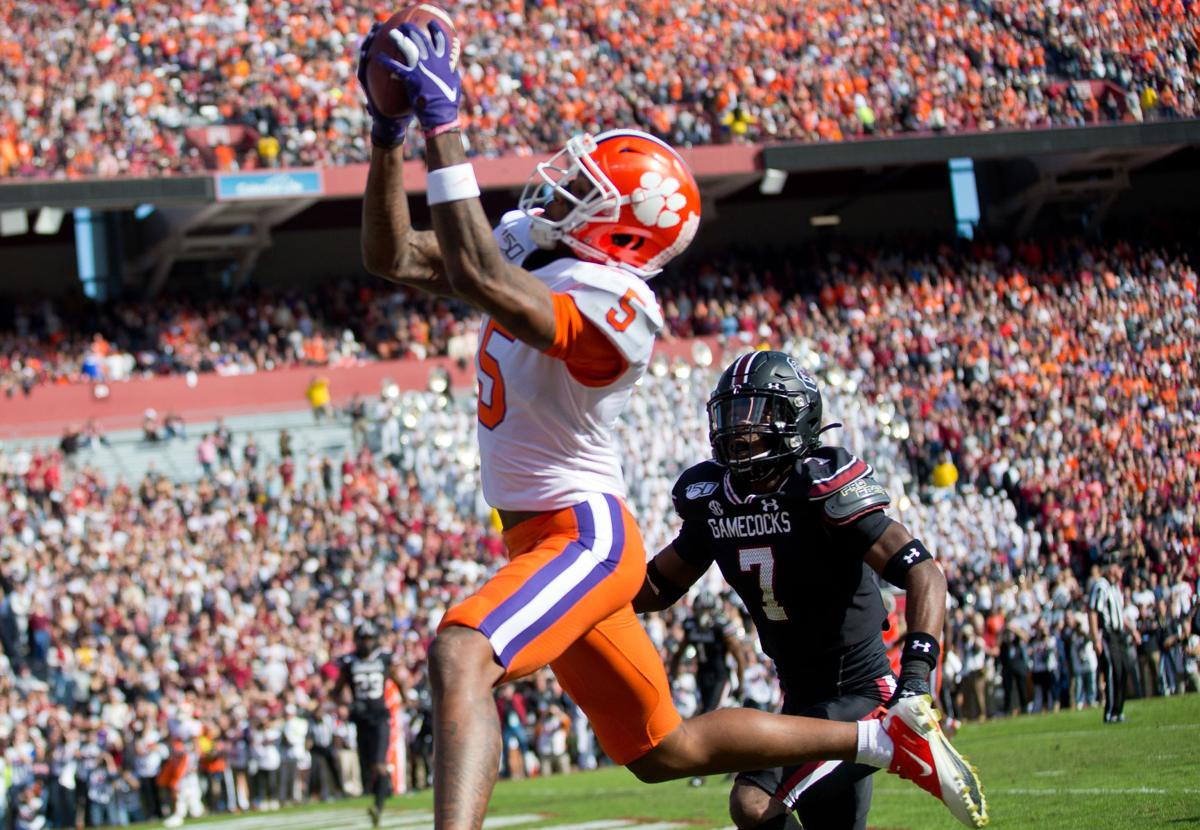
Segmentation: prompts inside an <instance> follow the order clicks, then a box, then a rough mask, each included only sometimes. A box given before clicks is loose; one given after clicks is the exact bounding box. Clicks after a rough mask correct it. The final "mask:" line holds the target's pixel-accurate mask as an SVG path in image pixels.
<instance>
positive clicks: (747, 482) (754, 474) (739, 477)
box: [729, 457, 795, 491]
mask: <svg viewBox="0 0 1200 830" xmlns="http://www.w3.org/2000/svg"><path fill="white" fill-rule="evenodd" d="M794 463H795V461H794V459H792V458H791V457H788V458H779V459H776V461H775V463H773V464H759V465H751V466H750V467H749V468H748V469H746V470H741V471H739V470H736V469H734V468H733V467H732V466H731V467H730V468H729V472H730V475H732V477H733V482H734V484H737V485H739V486H741V487H745V488H747V489H749V490H751V491H753V490H754V488H755V487H756V486H759V485H762V484H764V483H771V482H772V481H773V479H774V478H776V477H778V479H779V480H780V481H781V482H782V480H783V479H784V478H785V477H786V476H787V473H788V471H789V470H790V469H791V467H792V465H793V464H794Z"/></svg>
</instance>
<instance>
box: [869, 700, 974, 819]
mask: <svg viewBox="0 0 1200 830" xmlns="http://www.w3.org/2000/svg"><path fill="white" fill-rule="evenodd" d="M883 728H884V730H885V731H886V732H887V733H888V736H889V737H890V738H891V739H892V742H893V743H894V744H895V745H896V749H895V752H894V753H892V763H891V766H889V767H888V772H891V773H894V774H896V775H899V776H900V777H901V778H906V779H908V780H909V781H912V782H913V783H914V784H916V785H917V786H918V787H920V788H921V789H923V790H925V791H926V792H928V793H931V794H932V795H933V796H934V797H935V798H938V799H941V801H942V802H943V803H944V804H945V805H946V806H947V807H948V808H949V809H950V812H951V813H952V814H953V815H954V817H955V818H956V819H958V820H959V821H961V822H962V823H963V824H965V825H966V826H967V827H983V826H984V825H985V824H987V823H988V812H987V799H986V798H984V795H983V787H982V786H981V785H980V783H979V774H978V773H976V772H975V768H974V767H972V766H971V765H970V764H968V763H967V761H966V759H965V758H963V757H962V756H961V755H959V754H958V750H956V749H955V748H954V747H953V746H951V745H950V741H948V740H946V736H945V735H944V734H943V733H942V729H941V727H940V726H938V714H937V712H936V711H934V708H933V699H932V698H930V697H929V695H919V696H917V697H908V698H904V699H903V700H901V701H899V702H898V703H897V704H896V705H895V706H893V707H892V709H891V711H889V712H888V713H887V715H886V716H885V717H884V719H883Z"/></svg>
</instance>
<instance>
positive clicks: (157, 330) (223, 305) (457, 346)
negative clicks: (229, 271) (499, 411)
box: [0, 280, 475, 397]
mask: <svg viewBox="0 0 1200 830" xmlns="http://www.w3.org/2000/svg"><path fill="white" fill-rule="evenodd" d="M464 312H465V309H464V308H463V307H462V306H460V305H458V304H448V303H445V302H439V301H428V300H423V299H420V298H417V297H415V296H413V294H412V293H411V292H406V291H405V290H403V289H398V288H397V289H395V290H393V289H392V288H390V287H388V286H386V285H385V284H384V283H380V282H377V281H372V282H370V283H368V282H366V281H360V282H355V281H353V280H346V281H330V282H327V283H325V284H323V285H320V286H317V287H316V288H314V289H313V290H312V291H310V292H307V293H304V294H301V293H299V292H283V291H275V292H269V291H258V292H249V293H247V292H241V293H239V294H237V295H235V296H232V297H210V298H207V299H203V300H201V299H196V298H194V297H158V298H155V299H154V300H150V301H129V302H124V301H122V302H114V303H109V304H86V305H84V306H82V307H79V308H77V309H76V310H72V311H68V310H67V309H66V308H62V307H56V305H55V304H53V303H51V302H49V301H45V302H32V303H31V302H20V301H18V302H16V303H14V304H13V305H12V306H10V308H9V309H8V310H7V312H6V313H5V316H6V317H7V318H8V323H7V331H0V393H3V394H4V395H5V396H8V397H12V396H14V395H16V394H18V393H20V394H25V395H31V394H33V392H34V390H35V389H36V388H37V387H38V386H39V385H41V384H59V383H95V382H101V381H104V382H111V381H121V380H127V379H129V378H135V377H144V376H153V375H162V374H186V373H188V372H196V373H206V372H217V373H220V374H245V373H249V372H263V371H270V370H272V369H275V368H281V367H285V366H296V365H304V366H328V367H337V366H342V365H348V364H352V363H355V362H358V361H362V360H375V359H383V360H386V359H390V358H397V357H414V358H418V359H420V358H424V357H428V356H434V355H447V354H448V355H451V356H452V357H468V358H469V357H470V356H471V355H472V354H473V353H474V350H475V334H474V328H475V327H474V326H473V325H471V324H472V323H473V322H474V320H468V319H465V313H464Z"/></svg>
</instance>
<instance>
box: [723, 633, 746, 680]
mask: <svg viewBox="0 0 1200 830" xmlns="http://www.w3.org/2000/svg"><path fill="white" fill-rule="evenodd" d="M725 648H727V649H729V653H730V654H732V655H733V662H734V665H735V666H736V667H737V668H736V674H735V677H736V678H737V688H738V690H739V692H741V691H744V690H745V686H744V685H743V684H744V683H745V680H746V666H747V665H749V663H750V660H749V659H748V658H747V656H746V646H745V644H744V643H743V642H742V641H741V640H739V639H738V638H737V637H735V636H734V635H733V634H726V635H725Z"/></svg>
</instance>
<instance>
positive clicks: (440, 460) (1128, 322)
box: [0, 241, 1200, 830]
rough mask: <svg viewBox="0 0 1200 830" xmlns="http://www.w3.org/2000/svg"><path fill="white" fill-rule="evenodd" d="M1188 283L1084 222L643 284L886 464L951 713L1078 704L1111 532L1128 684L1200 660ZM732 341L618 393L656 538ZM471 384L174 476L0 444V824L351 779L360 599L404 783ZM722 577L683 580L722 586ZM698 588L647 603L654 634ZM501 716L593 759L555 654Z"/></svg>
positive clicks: (517, 737) (232, 799)
mask: <svg viewBox="0 0 1200 830" xmlns="http://www.w3.org/2000/svg"><path fill="white" fill-rule="evenodd" d="M814 279H815V282H813V280H814ZM1197 288H1198V281H1197V275H1196V272H1195V270H1194V269H1193V268H1192V267H1191V266H1190V265H1189V263H1188V261H1187V259H1186V258H1185V257H1183V256H1182V255H1177V254H1174V253H1172V252H1168V251H1158V250H1152V249H1137V248H1133V247H1129V246H1123V245H1109V246H1106V247H1096V246H1088V245H1085V244H1083V243H1081V242H1077V241H1074V242H1059V243H1055V244H1053V245H1038V244H1034V243H1028V242H1027V243H1023V244H1022V245H1020V246H1017V247H1015V248H1013V249H1007V248H1004V247H1002V246H996V247H989V246H985V245H976V246H973V247H970V248H964V249H961V250H958V249H954V248H951V247H944V248H941V249H937V250H932V251H931V250H930V249H928V248H922V249H919V250H918V249H914V250H913V251H910V252H904V251H901V252H900V253H888V254H883V253H872V252H870V251H867V250H863V249H857V250H851V249H847V250H837V249H834V250H831V249H829V248H823V249H820V250H817V249H814V250H812V251H809V252H805V253H796V254H793V255H787V256H778V255H776V256H775V257H772V258H759V259H753V258H748V257H747V258H736V257H731V258H729V259H727V260H726V261H723V262H719V263H715V264H714V263H709V264H707V265H706V266H704V267H700V268H697V269H696V271H695V274H694V276H693V277H691V278H689V279H686V280H680V279H679V278H668V279H667V281H666V282H664V283H663V285H662V289H661V291H660V297H661V299H662V302H663V306H664V310H665V312H666V314H667V316H668V317H670V318H671V319H672V321H673V328H674V330H675V331H678V332H680V333H683V334H687V333H691V332H696V331H708V330H709V327H715V328H713V330H714V331H716V332H719V333H722V334H723V335H725V337H726V338H727V351H728V353H729V354H728V355H727V356H730V355H732V354H733V353H736V352H737V351H738V350H740V349H743V348H750V347H754V346H756V345H759V344H760V343H763V342H770V343H772V344H774V345H778V346H782V347H784V348H786V349H787V350H788V351H789V352H790V353H792V354H794V355H796V356H797V358H798V359H800V360H802V361H804V362H805V364H806V365H807V366H809V367H810V368H812V369H813V370H814V372H815V373H816V374H817V376H818V377H819V379H820V380H821V381H822V384H823V392H824V395H825V399H826V412H827V417H828V418H829V419H830V420H837V421H840V422H841V423H842V424H843V428H842V430H841V431H840V432H835V433H832V434H831V436H830V440H832V441H838V442H840V443H844V444H846V445H847V446H849V447H851V448H852V449H854V450H855V451H856V452H858V453H860V454H862V455H863V456H864V457H866V458H867V460H868V461H870V462H871V463H872V464H873V465H874V466H875V468H876V470H877V475H878V477H879V479H880V481H881V483H883V484H884V485H885V486H886V487H887V488H888V490H889V491H890V492H891V493H892V494H893V499H894V507H893V511H894V515H896V517H897V518H899V519H900V520H901V521H903V522H904V523H905V524H906V525H907V526H908V527H909V528H910V529H912V530H913V532H914V533H915V534H916V535H917V536H919V537H920V538H923V539H924V540H925V541H926V542H927V543H928V544H929V545H930V547H931V549H932V550H933V551H934V552H935V553H936V554H937V555H938V556H939V558H940V560H941V562H942V564H943V567H944V568H945V570H946V572H947V575H948V577H949V582H950V595H951V603H952V608H951V611H950V614H949V622H948V626H947V631H946V634H945V659H944V661H943V674H944V678H943V679H944V682H943V684H942V705H943V707H944V708H945V709H947V710H948V711H949V712H950V713H951V714H952V715H954V716H956V717H958V718H961V719H964V720H967V719H977V718H983V717H990V716H995V715H1002V714H1006V713H1012V712H1022V711H1035V710H1048V709H1055V708H1058V707H1060V706H1071V705H1075V706H1087V705H1091V704H1093V703H1094V702H1095V700H1096V696H1097V694H1098V691H1099V688H1100V684H1099V682H1098V681H1097V678H1096V662H1097V661H1096V654H1095V652H1094V650H1093V649H1092V646H1091V637H1090V636H1089V634H1090V632H1089V631H1088V625H1089V623H1088V620H1087V617H1086V614H1084V610H1085V608H1086V597H1087V591H1088V588H1089V584H1090V582H1091V580H1092V579H1093V577H1094V569H1095V567H1096V563H1097V562H1098V561H1099V560H1100V558H1101V557H1102V556H1103V555H1105V554H1114V555H1116V556H1118V557H1119V558H1120V560H1121V562H1122V567H1123V571H1124V591H1125V594H1126V596H1127V598H1128V605H1127V608H1128V611H1127V613H1128V614H1129V615H1130V617H1131V620H1132V621H1133V622H1135V623H1136V627H1137V628H1138V629H1139V631H1140V632H1141V634H1142V637H1141V644H1140V645H1138V646H1136V648H1137V653H1136V654H1135V655H1134V660H1135V663H1136V664H1137V665H1139V667H1140V670H1139V671H1138V672H1137V673H1136V675H1135V676H1134V678H1132V680H1131V682H1132V683H1134V684H1135V688H1134V691H1135V692H1137V693H1141V694H1147V695H1148V694H1163V693H1176V692H1182V691H1185V690H1190V691H1197V690H1198V687H1200V670H1198V669H1197V661H1198V660H1200V621H1198V620H1197V619H1196V616H1197V612H1198V610H1200V604H1198V603H1197V602H1196V601H1195V592H1196V589H1197V583H1196V578H1197V571H1196V568H1197V556H1198V553H1200V551H1198V549H1197V542H1196V532H1197V514H1196V511H1197V491H1196V482H1195V476H1196V473H1195V469H1196V463H1195V462H1196V461H1197V460H1198V459H1197V458H1196V457H1195V456H1196V452H1197V449H1198V448H1200V444H1198V442H1197V438H1198V433H1197V429H1198V427H1197V425H1196V421H1195V412H1196V406H1197V399H1196V394H1197V393H1196V390H1195V387H1194V382H1193V378H1192V374H1191V369H1190V361H1191V355H1193V354H1196V353H1200V352H1198V351H1197V349H1196V345H1197V344H1196V331H1195V328H1196V325H1195V322H1194V321H1195V319H1196V308H1195V303H1196V292H1197ZM291 311H292V313H293V314H298V313H299V312H298V311H297V308H292V309H291ZM260 313H265V310H264V311H260ZM721 360H722V356H720V355H718V356H717V358H716V361H715V362H714V364H713V366H712V367H708V368H706V367H703V366H695V365H688V364H685V363H677V364H674V365H670V364H668V363H667V362H665V361H662V360H656V362H655V363H654V364H653V366H652V368H651V372H650V374H649V376H648V377H647V379H646V381H645V382H644V383H643V384H642V386H641V388H640V389H639V390H638V392H637V393H636V394H635V395H634V397H633V400H632V402H631V404H630V407H629V409H628V411H627V413H626V414H625V417H624V420H623V422H622V425H621V434H622V439H623V443H624V444H625V446H626V447H632V448H636V449H637V451H636V453H632V452H631V453H628V455H627V459H626V470H627V476H628V479H629V481H630V485H631V502H632V504H633V505H634V509H635V514H636V515H637V516H638V517H639V522H640V524H641V525H642V527H643V529H644V532H645V535H646V540H647V545H648V548H649V549H650V550H657V549H658V547H660V546H661V545H662V544H664V543H666V542H667V541H669V540H670V539H671V538H672V533H673V529H674V521H673V517H672V515H671V507H670V498H669V492H670V488H671V485H672V484H673V482H674V479H675V477H676V476H677V475H678V473H679V472H681V471H682V469H684V468H685V467H686V466H688V465H690V464H691V463H694V462H695V461H697V460H699V459H701V458H704V457H707V455H708V447H707V443H706V423H705V413H704V400H705V398H706V396H707V392H708V390H709V389H710V388H711V386H712V384H713V382H714V379H715V374H714V370H715V369H717V368H719V367H720V365H721ZM472 407H473V402H472V401H471V400H470V398H469V396H468V397H465V398H454V397H445V396H439V395H435V394H433V393H415V392H412V393H404V394H402V395H401V396H399V397H398V398H381V400H380V401H378V402H372V404H371V406H370V407H368V410H369V412H368V418H369V420H371V421H373V422H374V423H373V426H372V427H371V430H370V432H371V433H372V436H373V437H372V438H371V441H370V442H369V443H370V446H371V448H362V447H360V448H357V449H356V451H355V452H353V453H347V455H346V456H345V457H343V458H341V459H334V458H327V457H321V456H318V455H307V454H300V453H297V452H295V451H293V450H292V444H291V443H290V442H288V441H284V440H282V438H281V441H280V443H279V446H278V448H277V449H276V448H267V447H259V446H257V445H254V444H252V443H251V442H249V441H246V440H244V439H242V438H240V437H239V436H238V435H237V434H229V433H228V431H227V430H226V431H224V433H223V434H222V437H221V438H220V441H219V442H218V443H219V444H220V448H219V449H218V450H215V451H214V452H213V453H211V454H210V455H207V456H205V455H204V454H203V453H200V454H198V459H201V460H204V459H207V461H208V465H207V467H206V468H205V469H204V470H203V471H202V470H201V469H199V468H198V469H197V471H196V472H197V475H196V477H195V479H194V480H191V479H189V480H177V481H173V480H169V479H167V478H165V477H162V476H160V475H155V474H150V475H148V476H147V477H146V478H144V479H143V480H139V481H133V482H129V483H124V482H120V481H106V480H104V479H103V477H102V476H101V475H100V474H99V473H97V472H96V471H95V470H94V469H91V468H89V467H87V466H86V460H87V456H86V454H84V455H76V456H75V457H73V458H71V459H64V458H63V457H62V456H61V454H60V453H59V452H58V451H56V450H50V449H45V450H39V449H30V448H15V449H12V448H10V449H7V450H5V451H4V452H3V453H2V454H0V644H2V645H3V658H2V659H0V763H3V765H4V767H5V769H4V770H3V771H2V773H3V774H0V782H6V786H7V791H6V793H4V797H3V798H0V804H3V805H4V809H5V811H6V813H7V815H8V816H9V817H10V818H12V819H13V821H14V824H15V826H16V827H20V828H30V830H35V829H36V828H37V827H38V826H39V825H38V821H39V820H41V821H47V822H49V824H50V825H51V826H73V824H74V822H75V821H76V820H77V819H79V820H85V821H86V822H87V823H90V824H92V825H96V824H100V823H121V822H122V821H125V820H134V819H136V818H139V817H150V816H154V815H156V814H157V815H162V814H163V812H164V811H168V810H171V809H174V810H176V812H177V813H179V814H180V815H182V814H183V813H192V814H195V813H197V812H199V810H200V806H199V805H195V804H193V803H192V802H194V801H197V800H200V795H201V793H203V798H204V802H205V807H206V809H208V810H225V809H238V810H241V809H251V808H271V807H274V806H275V805H276V804H278V803H285V802H290V801H294V800H298V799H303V798H309V797H317V798H319V797H328V796H332V795H335V794H336V793H338V792H354V791H355V773H354V769H353V764H350V763H343V759H344V757H345V756H347V755H352V753H350V752H349V751H348V748H349V747H351V746H352V745H353V741H354V735H353V732H352V730H351V729H349V728H348V727H347V726H346V723H345V720H344V710H342V709H341V703H342V702H340V701H334V700H332V699H330V697H329V689H330V687H331V679H332V670H331V667H330V661H331V659H332V658H333V657H334V656H335V655H337V654H339V653H341V652H343V651H348V650H349V648H350V644H349V635H350V632H351V630H352V625H353V623H354V622H355V621H356V620H358V619H362V618H364V617H368V616H369V617H374V618H377V619H381V620H385V621H387V623H388V627H389V628H390V629H391V631H390V635H389V638H388V639H389V644H390V645H391V646H392V647H393V648H395V649H396V651H397V653H398V654H399V655H400V657H401V660H402V662H403V663H404V664H405V668H406V670H407V671H408V672H409V674H410V676H412V677H413V678H415V679H416V682H415V685H414V687H413V688H411V689H410V690H408V695H409V699H408V705H407V707H406V708H407V711H408V715H409V726H408V735H407V741H408V745H409V747H408V749H409V757H410V759H411V762H412V763H411V764H410V769H411V770H412V772H411V779H412V783H413V784H414V785H416V786H420V785H423V784H424V783H425V779H424V776H425V774H426V769H427V763H426V761H427V758H428V752H429V736H428V732H427V730H426V729H425V728H424V724H425V720H426V718H425V708H426V707H427V706H428V697H427V694H426V692H425V689H424V683H423V681H422V680H421V677H422V666H423V660H424V655H425V648H426V646H427V645H428V643H429V640H430V637H431V636H432V632H433V630H434V628H435V627H436V624H437V622H438V620H439V619H440V618H441V616H442V614H443V613H444V612H445V610H446V609H447V608H448V607H449V606H450V605H451V604H453V603H454V602H455V600H456V599H457V598H458V597H461V596H463V595H464V594H465V593H468V592H470V591H471V590H472V589H473V587H474V586H475V585H477V584H478V582H479V581H480V580H481V579H483V578H485V577H486V575H487V574H488V573H489V572H490V571H491V569H493V568H494V567H496V565H497V564H498V563H499V562H500V561H501V560H502V557H503V550H502V544H501V541H500V538H499V535H498V533H497V532H496V530H495V528H494V526H493V525H492V524H491V522H490V516H489V513H488V511H487V509H486V506H485V505H483V504H482V503H481V502H480V500H479V495H478V471H477V464H478V455H477V452H476V450H475V449H474V420H475V419H474V415H473V408H472ZM667 420H670V421H671V423H672V424H673V425H674V426H675V429H673V430H670V431H663V430H662V429H661V424H662V423H663V422H665V421H667ZM217 432H222V431H221V430H218V431H217ZM213 434H214V433H209V434H207V435H204V437H200V436H199V435H194V436H193V438H192V439H190V440H197V439H199V442H200V443H203V442H204V441H211V440H213V439H212V438H211V435H213ZM183 440H188V439H183ZM252 446H253V447H254V450H253V451H251V450H250V447H252ZM713 576H714V575H710V577H709V578H707V579H706V580H705V581H703V582H702V583H701V585H700V586H699V588H698V591H697V593H698V594H705V595H711V594H713V593H715V592H718V591H719V590H720V586H719V583H718V582H716V581H714V579H713ZM726 603H727V606H726V607H727V613H728V615H729V617H730V618H731V619H733V620H734V621H735V623H736V625H737V626H738V627H740V636H742V637H743V638H745V639H746V640H747V642H751V641H752V639H753V636H752V633H751V632H750V631H748V629H747V626H748V622H747V621H746V618H745V616H744V615H743V614H742V613H740V610H739V609H738V608H737V607H736V602H735V601H734V600H733V599H732V598H731V597H727V598H726ZM687 613H688V609H687V605H686V603H685V605H684V606H682V607H679V608H676V609H673V610H672V611H671V612H667V613H664V614H660V615H656V616H651V617H648V618H647V620H646V623H647V627H648V629H649V631H650V633H651V636H652V638H653V639H654V641H655V642H656V644H657V645H658V646H659V647H660V649H661V651H662V654H663V657H664V660H665V661H670V659H671V658H672V657H673V656H674V654H675V652H676V651H678V650H679V648H680V643H681V636H682V634H681V627H680V623H681V620H682V618H683V616H684V615H685V614H687ZM902 618H903V615H902V614H897V615H896V621H897V623H899V622H900V621H901V620H902ZM895 631H896V633H900V627H899V625H897V627H896V629H895ZM1129 648H1131V649H1132V648H1135V646H1134V644H1133V643H1132V642H1131V643H1130V644H1129ZM685 657H687V656H686V655H685ZM752 669H753V670H752V671H748V672H747V675H746V678H745V683H744V685H743V688H741V689H738V690H737V691H736V692H735V693H734V694H733V695H732V699H733V700H736V701H738V702H741V701H744V700H749V701H751V702H753V703H755V704H757V705H771V703H772V701H773V700H774V699H776V698H777V695H778V690H777V689H775V688H774V687H773V685H772V681H771V678H770V674H769V672H768V671H767V667H766V666H764V665H763V664H762V663H759V662H756V663H755V664H754V666H753V667H752ZM695 671H696V667H695V666H694V661H693V660H691V659H690V657H687V659H684V660H683V661H682V669H681V672H680V673H679V674H678V675H677V676H676V677H675V678H674V685H675V688H676V695H677V698H678V703H679V705H680V708H681V709H682V710H684V711H685V712H686V711H689V710H691V709H693V708H694V707H695V705H696V701H695V683H694V673H695ZM498 714H499V716H500V717H501V719H502V723H503V724H504V734H505V745H506V748H507V751H506V753H505V756H504V762H505V768H506V771H507V774H509V775H513V776H517V775H523V774H530V773H532V772H534V771H549V770H559V769H563V768H567V767H570V766H583V767H587V766H591V765H593V764H595V763H597V762H598V761H599V760H601V759H599V758H598V757H597V755H598V751H597V749H596V748H595V745H594V742H593V741H592V739H591V736H590V734H589V732H588V730H587V727H586V722H585V720H584V719H583V718H582V716H581V714H580V713H579V712H578V710H577V709H575V707H574V706H573V704H571V702H570V701H569V700H567V699H565V698H564V697H563V695H562V694H561V690H560V689H558V688H557V686H556V684H555V683H554V682H553V680H552V678H551V677H549V676H548V675H546V674H541V675H538V676H536V677H534V678H532V679H531V680H530V681H529V682H528V683H525V684H521V685H520V686H518V687H516V688H515V689H512V690H511V691H506V692H505V693H504V694H503V695H502V696H501V697H500V698H499V700H498Z"/></svg>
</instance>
